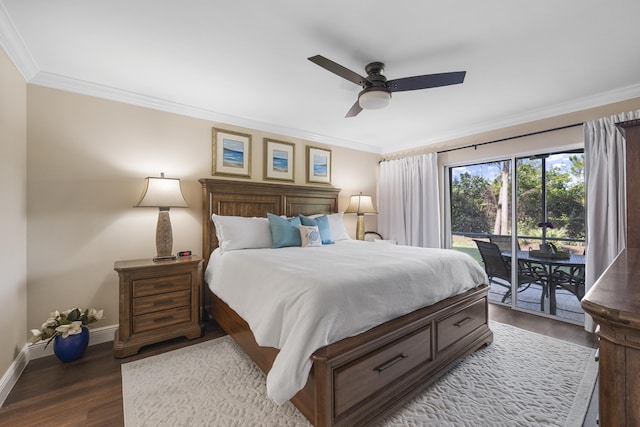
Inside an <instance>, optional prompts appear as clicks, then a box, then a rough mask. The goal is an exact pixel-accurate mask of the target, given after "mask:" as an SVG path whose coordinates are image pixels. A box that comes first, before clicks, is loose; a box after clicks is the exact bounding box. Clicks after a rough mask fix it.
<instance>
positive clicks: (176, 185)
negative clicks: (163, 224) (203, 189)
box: [135, 173, 189, 208]
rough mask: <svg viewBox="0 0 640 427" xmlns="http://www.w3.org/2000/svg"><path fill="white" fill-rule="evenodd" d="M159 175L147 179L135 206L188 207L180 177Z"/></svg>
mask: <svg viewBox="0 0 640 427" xmlns="http://www.w3.org/2000/svg"><path fill="white" fill-rule="evenodd" d="M160 175H161V176H160V178H158V177H147V178H146V179H145V186H144V191H143V192H142V197H140V201H139V202H138V203H137V204H136V205H135V207H139V208H143V207H149V208H188V207H189V204H188V203H187V201H186V200H185V199H184V196H183V195H182V189H181V188H180V180H179V179H178V178H165V177H164V173H163V174H160Z"/></svg>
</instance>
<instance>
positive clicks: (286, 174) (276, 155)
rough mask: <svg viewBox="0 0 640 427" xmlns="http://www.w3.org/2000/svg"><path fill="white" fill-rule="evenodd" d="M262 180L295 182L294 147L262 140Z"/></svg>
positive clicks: (291, 144)
mask: <svg viewBox="0 0 640 427" xmlns="http://www.w3.org/2000/svg"><path fill="white" fill-rule="evenodd" d="M263 141H264V179H265V180H275V181H290V182H294V181H295V153H296V145H295V144H293V143H291V142H284V141H277V140H275V139H270V138H264V139H263Z"/></svg>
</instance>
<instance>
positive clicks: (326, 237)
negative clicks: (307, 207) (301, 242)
mask: <svg viewBox="0 0 640 427" xmlns="http://www.w3.org/2000/svg"><path fill="white" fill-rule="evenodd" d="M298 216H299V217H300V221H301V222H302V225H317V226H318V230H320V238H321V239H322V244H323V245H330V244H332V243H333V236H331V226H330V225H329V218H327V216H326V215H322V216H319V217H316V218H309V217H308V216H304V215H298Z"/></svg>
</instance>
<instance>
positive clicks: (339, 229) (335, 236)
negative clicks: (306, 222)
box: [309, 212, 351, 242]
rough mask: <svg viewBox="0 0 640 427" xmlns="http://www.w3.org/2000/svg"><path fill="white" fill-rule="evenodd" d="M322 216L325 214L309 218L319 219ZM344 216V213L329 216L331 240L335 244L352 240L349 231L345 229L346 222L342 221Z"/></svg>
mask: <svg viewBox="0 0 640 427" xmlns="http://www.w3.org/2000/svg"><path fill="white" fill-rule="evenodd" d="M322 215H324V214H317V215H310V216H309V218H317V217H319V216H322ZM343 215H344V212H339V213H336V214H328V215H327V219H328V220H329V228H331V238H332V240H333V241H334V242H337V241H338V240H351V237H349V233H347V229H346V228H344V220H343V219H342V217H343Z"/></svg>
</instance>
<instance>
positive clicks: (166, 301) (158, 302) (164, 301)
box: [153, 298, 173, 306]
mask: <svg viewBox="0 0 640 427" xmlns="http://www.w3.org/2000/svg"><path fill="white" fill-rule="evenodd" d="M172 302H173V298H165V299H159V300H155V301H154V302H153V305H154V306H158V305H167V304H171V303H172Z"/></svg>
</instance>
